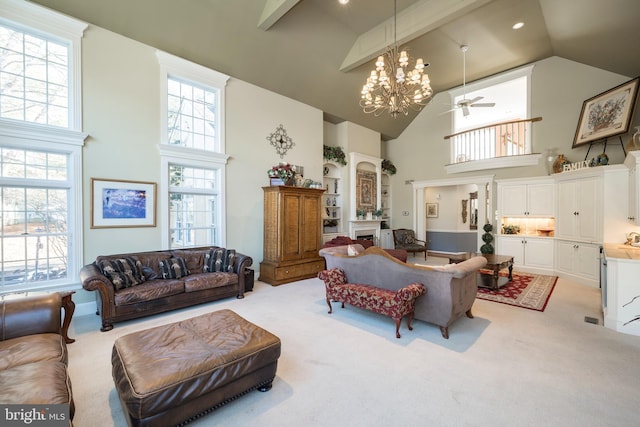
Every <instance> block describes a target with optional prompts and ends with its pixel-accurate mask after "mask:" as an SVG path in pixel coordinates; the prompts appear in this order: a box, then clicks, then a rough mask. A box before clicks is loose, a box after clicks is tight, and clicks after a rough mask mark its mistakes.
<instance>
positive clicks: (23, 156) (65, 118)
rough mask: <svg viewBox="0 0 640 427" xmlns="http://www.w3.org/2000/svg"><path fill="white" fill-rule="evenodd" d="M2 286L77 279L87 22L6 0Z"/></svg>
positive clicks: (0, 168) (0, 85)
mask: <svg viewBox="0 0 640 427" xmlns="http://www.w3.org/2000/svg"><path fill="white" fill-rule="evenodd" d="M0 7H1V8H2V17H0V254H1V256H2V260H1V263H0V293H2V292H9V291H24V290H31V289H41V288H51V287H60V286H68V285H69V284H72V283H73V284H74V285H77V271H78V269H79V268H78V266H79V265H80V263H81V262H82V257H81V253H82V251H81V243H82V234H81V231H82V212H81V203H80V201H81V199H80V197H81V189H82V170H81V169H82V158H81V156H82V145H83V144H84V139H85V138H86V135H85V134H82V133H81V132H80V124H81V123H82V118H81V116H80V112H81V111H82V108H81V105H80V87H81V80H80V76H81V73H80V63H81V61H80V40H81V37H82V33H83V31H84V29H85V28H86V27H87V25H86V24H85V23H82V22H79V21H76V20H75V19H72V18H69V17H66V16H64V15H60V14H57V13H55V12H53V11H51V10H49V9H45V8H42V7H40V6H38V5H35V4H32V3H30V2H15V1H7V0H0Z"/></svg>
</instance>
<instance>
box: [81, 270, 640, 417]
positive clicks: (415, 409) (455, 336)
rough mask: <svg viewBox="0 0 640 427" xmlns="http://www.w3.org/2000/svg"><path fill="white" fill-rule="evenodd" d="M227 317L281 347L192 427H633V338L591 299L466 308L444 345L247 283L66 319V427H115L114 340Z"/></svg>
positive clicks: (563, 288)
mask: <svg viewBox="0 0 640 427" xmlns="http://www.w3.org/2000/svg"><path fill="white" fill-rule="evenodd" d="M223 308H228V309H231V310H233V311H235V312H236V313H238V314H239V315H241V316H243V317H244V318H246V319H247V320H249V321H250V322H253V323H255V324H257V325H260V326H261V327H263V328H265V329H267V330H269V331H270V332H272V333H274V334H276V335H277V336H279V337H280V339H281V340H282V355H281V357H280V359H279V361H278V371H277V374H276V378H275V380H274V382H273V388H272V389H271V390H270V391H268V392H266V393H261V392H258V391H254V392H251V393H248V394H246V395H244V396H242V397H240V398H239V399H237V400H235V401H233V402H231V403H230V404H228V405H226V406H224V407H222V408H220V409H218V410H216V411H214V412H212V413H211V414H209V415H207V416H205V417H203V418H201V419H200V420H197V421H196V422H194V423H193V424H191V425H193V426H194V427H203V426H207V427H208V426H224V427H253V426H261V427H299V426H313V427H315V426H319V427H324V426H327V427H341V426H350V427H352V426H355V427H359V426H363V427H364V426H366V427H389V426H393V427H413V426H420V427H422V426H491V427H494V426H513V425H518V426H563V427H566V426H569V427H572V426H580V427H590V426H598V427H600V426H616V427H623V426H637V425H638V384H640V364H638V354H640V337H633V336H629V335H624V334H621V333H618V332H615V331H612V330H610V329H607V328H604V327H602V326H599V325H593V324H590V323H585V322H584V316H586V315H588V316H593V317H596V318H600V319H601V318H602V317H601V311H600V291H599V290H598V289H594V288H589V287H587V286H583V285H579V284H577V283H574V282H571V281H568V280H566V279H563V278H560V279H559V280H558V284H557V285H556V289H555V290H554V294H553V298H552V299H551V301H549V304H548V305H547V308H546V310H545V312H544V313H539V312H536V311H532V310H514V309H513V308H512V307H509V306H507V305H504V304H494V303H492V302H489V301H484V300H479V299H477V300H476V301H475V303H474V305H473V314H474V318H473V319H469V318H467V317H466V316H463V317H462V318H460V319H459V320H457V321H456V322H455V323H453V324H452V325H451V327H450V328H449V331H450V338H449V339H448V340H446V339H443V338H442V336H441V335H440V330H439V329H438V328H437V327H436V326H433V325H430V324H428V323H424V322H421V321H414V322H413V327H414V328H413V331H408V330H407V328H406V322H403V326H402V330H401V333H402V338H400V339H397V338H395V333H394V330H395V327H394V322H393V320H391V319H389V318H387V317H385V316H381V315H378V314H375V313H371V312H368V311H364V310H360V309H357V308H354V307H349V306H347V307H346V308H344V309H341V308H339V307H338V308H335V309H334V312H333V314H328V313H327V310H328V308H327V304H326V302H325V296H324V286H323V284H322V282H321V281H320V280H319V279H308V280H303V281H300V282H295V283H290V284H286V285H282V286H278V287H271V286H269V285H266V284H264V283H261V282H257V283H256V285H255V290H254V291H253V292H249V293H247V296H246V297H245V298H244V299H242V300H237V299H235V298H229V299H225V300H222V301H216V302H212V303H206V304H202V305H200V306H196V307H191V308H188V309H182V310H177V311H174V312H170V313H165V314H160V315H155V316H151V317H147V318H144V319H139V320H134V321H129V322H123V323H117V324H116V325H115V327H114V329H113V330H112V331H109V332H100V331H99V328H100V318H99V317H98V316H96V315H94V314H91V315H87V316H78V317H74V319H73V322H72V324H71V329H70V335H71V337H72V338H75V339H76V342H75V343H73V344H70V345H69V346H68V349H69V375H70V377H71V381H72V384H73V394H74V398H75V403H76V416H75V418H74V422H73V424H74V426H75V427H125V426H126V422H125V418H124V415H123V412H122V408H121V406H120V402H119V400H118V397H117V394H116V391H115V388H114V385H113V379H112V378H111V350H112V347H113V342H114V341H115V339H116V338H118V337H119V336H122V335H125V334H129V333H132V332H135V331H138V330H142V329H146V328H150V327H153V326H157V325H162V324H167V323H170V322H175V321H178V320H181V319H185V318H189V317H193V316H197V315H200V314H204V313H208V312H211V311H214V310H220V309H223Z"/></svg>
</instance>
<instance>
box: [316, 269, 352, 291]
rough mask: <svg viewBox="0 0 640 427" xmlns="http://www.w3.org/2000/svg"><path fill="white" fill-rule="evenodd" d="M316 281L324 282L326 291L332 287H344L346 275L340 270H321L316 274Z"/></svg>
mask: <svg viewBox="0 0 640 427" xmlns="http://www.w3.org/2000/svg"><path fill="white" fill-rule="evenodd" d="M318 279H320V280H322V281H323V282H324V285H325V287H326V288H327V289H331V288H333V287H334V286H339V285H344V284H345V283H347V275H346V274H345V273H344V271H343V270H342V269H341V268H332V269H330V270H322V271H321V272H319V273H318Z"/></svg>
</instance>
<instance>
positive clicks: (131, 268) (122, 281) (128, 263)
mask: <svg viewBox="0 0 640 427" xmlns="http://www.w3.org/2000/svg"><path fill="white" fill-rule="evenodd" d="M98 267H99V268H100V270H101V271H102V274H104V275H105V277H106V278H107V279H109V280H111V283H113V286H114V288H115V289H116V291H118V290H120V289H123V288H128V287H130V286H135V285H139V284H140V283H142V282H144V280H145V278H144V274H143V273H142V263H141V262H140V261H139V260H138V259H136V258H133V257H124V258H118V259H113V260H102V261H100V265H99V266H98Z"/></svg>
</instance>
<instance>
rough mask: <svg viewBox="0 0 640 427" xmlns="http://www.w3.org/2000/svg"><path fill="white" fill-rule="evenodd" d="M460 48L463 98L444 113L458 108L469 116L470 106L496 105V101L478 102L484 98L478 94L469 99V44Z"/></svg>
mask: <svg viewBox="0 0 640 427" xmlns="http://www.w3.org/2000/svg"><path fill="white" fill-rule="evenodd" d="M460 50H461V51H462V99H461V100H460V101H458V102H457V103H456V105H454V106H453V108H451V109H450V110H447V111H445V112H444V113H442V114H445V113H448V112H450V111H455V110H457V109H462V114H463V115H464V116H465V117H467V116H468V115H469V107H495V105H496V103H495V102H478V101H480V100H481V99H483V98H484V96H476V97H475V98H473V99H467V94H466V87H467V50H469V46H467V45H464V44H463V45H462V46H460Z"/></svg>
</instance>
